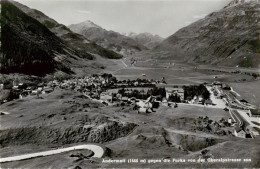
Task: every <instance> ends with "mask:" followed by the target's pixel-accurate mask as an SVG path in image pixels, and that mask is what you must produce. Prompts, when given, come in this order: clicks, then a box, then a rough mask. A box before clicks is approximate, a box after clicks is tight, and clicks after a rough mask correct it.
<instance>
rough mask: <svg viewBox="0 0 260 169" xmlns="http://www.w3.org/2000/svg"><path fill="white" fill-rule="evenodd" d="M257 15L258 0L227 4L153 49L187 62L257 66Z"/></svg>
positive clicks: (259, 27)
mask: <svg viewBox="0 0 260 169" xmlns="http://www.w3.org/2000/svg"><path fill="white" fill-rule="evenodd" d="M259 16H260V4H259V2H257V1H250V2H247V3H241V4H237V5H229V6H227V7H225V8H224V9H222V10H220V11H217V12H213V13H211V14H210V15H208V16H206V17H205V18H204V19H201V20H199V21H197V22H195V23H193V24H191V25H189V26H187V27H184V28H182V29H180V30H179V31H177V32H176V33H175V34H173V35H172V36H170V37H169V38H167V39H166V40H164V41H163V42H162V43H161V44H160V45H158V46H157V47H156V48H155V50H154V51H153V52H157V53H158V52H165V51H168V52H169V53H168V55H167V56H168V57H170V58H172V59H178V60H184V61H187V62H190V63H193V62H198V63H203V64H215V65H222V66H241V67H260V65H259V63H260V54H259V52H260V48H259V46H260V23H259Z"/></svg>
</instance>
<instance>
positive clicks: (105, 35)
mask: <svg viewBox="0 0 260 169" xmlns="http://www.w3.org/2000/svg"><path fill="white" fill-rule="evenodd" d="M69 28H70V29H71V30H72V31H74V32H76V33H78V34H81V35H83V36H84V37H85V38H87V39H89V40H91V41H94V42H96V43H97V44H98V45H100V46H102V47H104V48H106V49H109V50H113V51H114V52H117V53H119V54H122V55H124V56H128V55H132V54H134V53H136V52H139V51H142V50H146V49H147V48H146V47H145V46H144V45H142V44H141V43H138V42H136V41H135V40H133V39H132V38H129V37H127V36H124V35H121V34H120V33H117V32H114V31H108V30H106V29H103V28H102V27H100V26H98V25H96V24H94V23H93V22H91V21H85V22H81V23H78V24H72V25H70V26H69Z"/></svg>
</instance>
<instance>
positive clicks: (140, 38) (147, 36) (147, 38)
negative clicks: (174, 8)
mask: <svg viewBox="0 0 260 169" xmlns="http://www.w3.org/2000/svg"><path fill="white" fill-rule="evenodd" d="M128 36H129V37H130V38H132V39H134V40H135V41H136V42H138V43H140V44H143V45H144V46H146V47H147V48H149V49H152V48H154V47H155V46H157V45H159V43H161V42H162V41H163V38H162V37H160V36H159V35H153V34H151V33H147V32H146V33H140V34H135V33H130V34H129V35H128Z"/></svg>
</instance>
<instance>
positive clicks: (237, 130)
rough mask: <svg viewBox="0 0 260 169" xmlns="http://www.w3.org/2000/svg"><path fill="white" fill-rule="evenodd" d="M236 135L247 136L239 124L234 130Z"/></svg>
mask: <svg viewBox="0 0 260 169" xmlns="http://www.w3.org/2000/svg"><path fill="white" fill-rule="evenodd" d="M233 134H234V136H236V137H240V138H246V132H245V131H244V130H243V129H242V128H241V127H239V126H237V127H235V128H234V132H233Z"/></svg>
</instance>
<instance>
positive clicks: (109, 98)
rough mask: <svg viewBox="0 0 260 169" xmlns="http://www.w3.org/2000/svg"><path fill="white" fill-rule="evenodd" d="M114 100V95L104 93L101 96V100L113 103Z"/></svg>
mask: <svg viewBox="0 0 260 169" xmlns="http://www.w3.org/2000/svg"><path fill="white" fill-rule="evenodd" d="M112 99H113V97H112V93H109V92H102V93H101V94H100V100H103V101H108V102H112Z"/></svg>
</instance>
